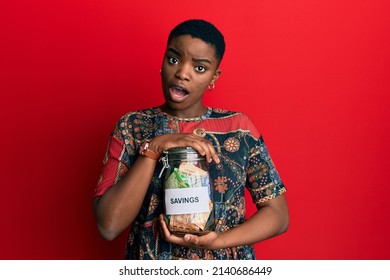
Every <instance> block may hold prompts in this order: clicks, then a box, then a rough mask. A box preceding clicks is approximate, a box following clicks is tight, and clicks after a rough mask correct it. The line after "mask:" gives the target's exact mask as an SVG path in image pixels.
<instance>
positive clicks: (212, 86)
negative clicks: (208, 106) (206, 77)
mask: <svg viewBox="0 0 390 280" xmlns="http://www.w3.org/2000/svg"><path fill="white" fill-rule="evenodd" d="M208 88H209V91H213V90H214V89H215V84H214V83H212V84H210V85H209V86H208Z"/></svg>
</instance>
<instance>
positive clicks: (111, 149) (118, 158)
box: [94, 118, 135, 197]
mask: <svg viewBox="0 0 390 280" xmlns="http://www.w3.org/2000/svg"><path fill="white" fill-rule="evenodd" d="M129 127H131V126H129V125H126V119H125V118H121V120H120V121H119V122H118V123H117V125H116V127H115V128H114V130H113V131H112V133H111V136H110V138H109V141H108V145H107V149H106V153H105V156H104V159H103V168H102V171H101V174H100V176H99V180H98V183H97V185H96V188H95V192H94V196H95V197H96V196H100V195H103V194H104V193H105V192H106V191H107V190H108V189H109V188H110V187H111V186H112V185H114V184H115V183H117V182H118V181H119V180H120V179H121V178H122V177H123V176H124V175H125V174H126V173H127V171H128V170H129V168H130V166H131V165H132V164H133V162H134V160H135V152H134V139H133V137H131V135H132V133H131V131H129Z"/></svg>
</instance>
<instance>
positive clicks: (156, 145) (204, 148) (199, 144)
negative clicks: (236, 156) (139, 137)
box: [149, 133, 220, 163]
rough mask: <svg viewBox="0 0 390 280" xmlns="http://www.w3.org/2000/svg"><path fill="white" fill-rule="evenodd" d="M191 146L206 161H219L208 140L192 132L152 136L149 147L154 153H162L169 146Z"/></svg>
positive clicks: (169, 147)
mask: <svg viewBox="0 0 390 280" xmlns="http://www.w3.org/2000/svg"><path fill="white" fill-rule="evenodd" d="M178 147H192V148H193V149H194V150H196V151H197V152H198V153H199V154H201V155H202V156H204V157H205V158H206V160H207V162H211V161H213V160H214V161H215V162H216V163H219V162H220V160H219V157H218V154H217V152H216V151H215V149H214V147H213V145H212V144H211V142H210V141H208V140H206V139H204V138H202V137H200V136H198V135H196V134H193V133H173V134H164V135H159V136H156V137H154V138H153V139H152V140H151V142H150V145H149V148H150V149H151V150H152V151H155V152H156V153H159V154H162V153H163V152H164V151H166V150H168V149H171V148H178Z"/></svg>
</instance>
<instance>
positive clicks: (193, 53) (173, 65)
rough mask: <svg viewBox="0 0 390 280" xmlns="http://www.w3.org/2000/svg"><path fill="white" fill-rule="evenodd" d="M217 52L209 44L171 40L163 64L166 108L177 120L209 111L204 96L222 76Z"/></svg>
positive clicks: (178, 38) (196, 40)
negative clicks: (208, 88)
mask: <svg viewBox="0 0 390 280" xmlns="http://www.w3.org/2000/svg"><path fill="white" fill-rule="evenodd" d="M217 67H218V60H217V58H216V56H215V49H214V47H213V46H212V45H210V44H207V43H206V42H204V41H202V40H200V39H197V38H193V37H191V36H190V35H183V36H179V37H177V38H174V39H172V40H171V41H170V42H169V44H168V46H167V49H166V51H165V55H164V61H163V65H162V72H161V77H162V87H163V92H164V98H165V104H164V107H163V109H164V110H165V111H167V113H170V114H172V115H175V116H178V117H195V116H200V115H202V114H204V113H205V112H206V107H205V106H203V104H202V97H203V94H204V92H205V91H206V89H207V87H208V86H209V85H210V84H212V83H214V82H215V81H216V80H217V79H218V76H219V74H220V71H219V70H218V69H217Z"/></svg>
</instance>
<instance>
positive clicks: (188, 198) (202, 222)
mask: <svg viewBox="0 0 390 280" xmlns="http://www.w3.org/2000/svg"><path fill="white" fill-rule="evenodd" d="M163 160H164V161H165V162H166V163H167V165H166V167H167V170H166V174H165V179H164V195H165V199H164V201H165V214H166V222H167V225H168V228H169V230H170V231H171V233H173V234H175V235H177V236H182V235H184V234H186V233H191V234H197V235H203V234H206V233H208V232H210V231H211V230H213V228H214V211H213V206H214V203H213V193H212V192H213V188H212V187H211V181H210V176H209V172H208V164H207V162H206V160H205V158H204V157H202V156H201V155H200V154H199V153H198V152H196V151H195V150H194V149H192V148H191V147H184V148H173V149H170V150H168V151H166V152H165V155H164V159H163Z"/></svg>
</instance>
